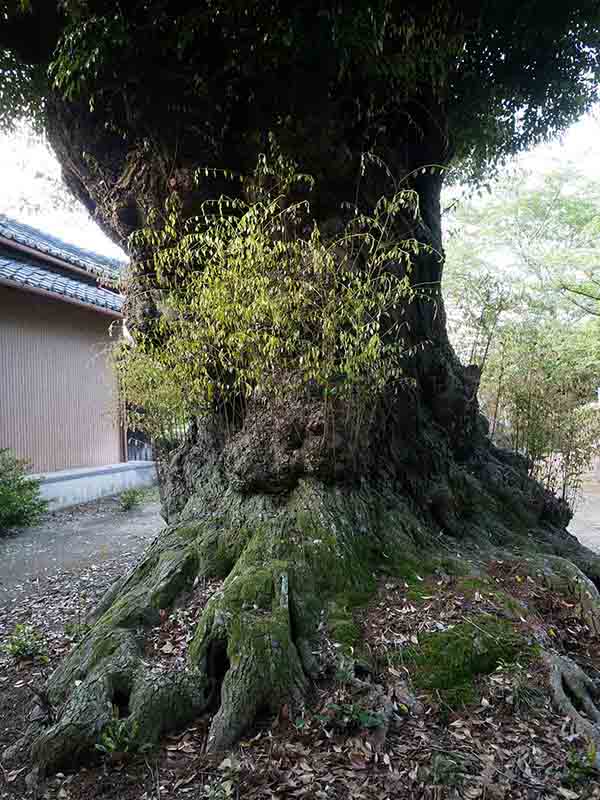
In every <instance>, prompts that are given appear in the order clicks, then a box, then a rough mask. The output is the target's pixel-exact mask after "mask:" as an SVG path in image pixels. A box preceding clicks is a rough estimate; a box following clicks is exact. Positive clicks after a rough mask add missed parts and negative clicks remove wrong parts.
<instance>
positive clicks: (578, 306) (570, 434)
mask: <svg viewBox="0 0 600 800" xmlns="http://www.w3.org/2000/svg"><path fill="white" fill-rule="evenodd" d="M599 219H600V195H599V192H598V185H597V183H595V182H594V181H591V180H589V179H587V178H586V177H585V176H584V175H582V173H580V172H579V171H578V170H577V169H576V168H575V166H574V165H572V164H571V165H566V166H565V167H564V168H563V169H561V170H556V169H548V170H547V171H546V172H545V173H542V174H531V173H527V172H525V171H524V170H522V169H519V170H516V171H513V172H511V173H507V174H505V175H504V177H503V178H502V179H499V180H498V182H497V183H496V184H495V186H494V191H493V193H492V194H491V195H488V196H487V197H479V198H471V199H470V200H469V201H466V202H463V203H460V204H458V205H456V206H455V207H454V209H453V212H452V214H451V215H449V217H448V220H447V224H448V228H449V230H450V231H451V234H450V237H449V242H448V248H447V267H446V274H445V293H446V296H447V298H448V302H449V320H450V324H449V329H450V334H451V338H452V341H453V342H454V343H455V346H456V347H457V350H458V352H459V353H460V355H461V358H462V359H463V361H465V362H466V363H473V364H477V365H478V367H479V368H480V369H481V372H482V375H481V383H480V392H479V397H480V402H481V403H482V406H483V410H484V412H485V413H486V415H487V417H488V419H489V420H490V426H491V430H490V433H491V438H492V440H493V441H494V442H495V443H496V444H498V445H499V446H505V447H509V448H511V449H513V450H514V451H515V452H518V453H522V454H523V455H524V456H525V457H526V458H527V460H528V462H529V474H530V475H531V476H532V477H535V478H537V479H538V480H540V481H541V482H542V483H544V485H546V486H547V487H548V488H549V489H551V490H552V491H554V492H557V493H558V494H559V495H560V496H562V497H563V498H564V499H565V500H568V502H569V504H570V505H571V507H573V505H574V503H575V502H576V499H577V492H578V489H579V486H580V481H581V478H582V476H583V474H584V473H585V472H586V470H588V469H589V467H590V464H591V461H592V459H593V457H594V455H595V454H596V453H597V450H598V446H599V444H600V430H599V428H598V425H599V422H598V420H599V415H598V413H597V409H595V408H594V407H592V404H593V402H594V401H595V399H596V396H597V388H598V386H599V385H600V336H599V333H600V331H599V330H598V325H597V322H596V321H595V320H594V316H595V314H596V308H595V307H594V305H593V304H591V303H589V302H588V303H587V304H586V305H584V303H583V302H581V300H580V298H581V295H579V294H577V295H574V293H573V292H571V291H570V290H569V289H568V288H567V287H579V286H580V285H581V284H580V283H579V282H580V281H582V280H587V278H586V277H585V276H587V275H593V274H594V269H595V262H596V261H597V259H598V255H599V250H598V248H599V243H598V238H597V236H595V235H594V231H595V228H596V226H597V223H598V220H599ZM577 291H578V292H579V291H581V289H579V288H578V289H577ZM589 299H590V298H588V300H589Z"/></svg>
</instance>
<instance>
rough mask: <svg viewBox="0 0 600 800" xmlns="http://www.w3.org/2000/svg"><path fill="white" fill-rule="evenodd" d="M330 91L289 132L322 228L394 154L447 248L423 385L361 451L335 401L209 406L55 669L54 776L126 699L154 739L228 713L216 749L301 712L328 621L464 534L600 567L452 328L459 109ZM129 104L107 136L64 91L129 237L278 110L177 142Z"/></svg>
mask: <svg viewBox="0 0 600 800" xmlns="http://www.w3.org/2000/svg"><path fill="white" fill-rule="evenodd" d="M320 99H322V98H318V97H317V98H316V99H315V101H314V103H312V104H311V105H310V107H305V108H304V116H303V118H302V123H303V124H298V126H297V130H296V131H295V132H294V133H293V134H291V133H289V135H288V137H287V140H284V141H283V142H282V143H283V145H284V146H286V147H287V148H289V150H290V152H291V153H292V155H293V156H294V157H295V158H296V159H297V160H298V161H299V166H300V168H301V169H302V170H304V171H306V172H310V173H312V174H315V175H316V176H317V177H318V179H319V183H318V185H319V186H320V187H324V188H322V189H320V190H319V193H318V194H317V196H316V197H315V198H314V200H313V203H312V209H313V213H314V215H315V217H316V218H317V220H318V221H319V223H320V224H322V225H336V224H337V220H338V218H339V214H340V210H339V209H340V204H341V203H343V202H344V201H352V202H353V201H355V199H356V197H357V181H358V180H359V176H360V159H361V154H362V153H363V152H365V151H368V150H373V151H374V152H376V153H377V155H378V156H379V157H380V158H381V159H382V160H383V162H385V164H386V167H387V169H386V170H383V169H382V170H379V171H378V170H374V171H373V172H371V173H369V174H368V175H367V176H366V177H365V178H364V179H363V183H362V185H361V187H360V196H361V200H364V202H365V203H372V202H373V201H376V200H377V199H378V198H379V197H380V196H382V195H383V194H385V193H386V192H388V191H389V189H390V186H389V181H390V174H391V175H392V176H393V180H394V181H395V182H397V183H398V184H400V183H402V182H404V183H403V185H405V186H406V187H407V188H413V189H415V190H416V192H417V193H418V196H419V205H420V215H419V217H418V219H417V220H416V221H412V222H409V221H407V222H406V229H405V231H404V232H403V233H404V234H405V235H407V236H412V237H414V238H416V239H418V241H420V242H421V243H423V244H426V245H428V246H429V248H431V249H428V250H427V251H426V252H422V253H421V254H419V255H417V256H416V258H415V263H414V268H413V282H414V284H415V285H418V286H419V287H420V289H421V292H420V294H419V297H418V298H417V299H416V300H415V301H414V302H413V303H412V304H411V306H410V308H409V317H410V321H411V337H412V341H413V344H415V345H417V348H416V353H415V355H414V357H413V358H412V359H411V360H410V362H409V363H407V370H408V375H409V376H410V377H411V378H412V380H411V381H407V382H406V383H405V388H404V389H403V390H402V391H401V392H395V393H390V395H389V396H384V397H381V398H380V400H379V402H378V403H376V404H375V407H374V408H373V409H371V424H370V426H369V427H368V430H367V431H366V432H365V434H364V435H362V434H361V438H360V439H359V445H358V447H357V446H356V441H354V442H353V443H352V445H351V443H350V442H348V441H346V439H345V435H344V426H343V425H340V426H339V427H338V428H337V429H336V432H335V435H334V436H331V435H330V426H327V425H326V420H325V419H324V412H323V408H322V404H321V402H320V399H319V398H318V397H314V396H311V394H310V393H309V392H307V393H306V394H305V395H303V396H301V397H298V398H296V399H295V400H294V401H293V402H290V403H286V404H285V405H282V404H278V403H275V402H274V403H272V404H268V405H265V404H264V403H261V404H257V405H255V406H254V407H252V406H250V407H249V408H248V410H247V413H246V415H245V417H244V418H243V419H242V420H240V422H239V424H238V425H237V426H235V427H234V428H233V429H230V430H227V431H224V430H223V428H222V427H221V426H219V425H218V424H217V422H216V421H215V420H210V419H208V420H203V421H202V422H198V421H196V423H195V424H194V426H193V427H192V428H191V430H190V433H189V435H188V437H187V440H186V441H185V442H184V443H183V444H182V445H181V446H180V448H179V449H178V450H177V451H176V452H174V453H172V454H171V455H170V459H169V461H168V463H165V464H163V465H162V469H161V475H162V486H161V492H162V498H163V506H164V514H165V517H166V520H167V527H166V528H165V529H164V530H163V531H162V532H161V533H160V534H159V536H158V538H157V539H156V541H155V542H154V543H153V544H152V545H151V547H150V548H149V549H148V551H147V553H146V554H145V555H144V557H143V558H142V559H141V561H140V562H139V563H138V564H137V565H136V566H135V568H134V569H133V570H132V572H131V573H130V574H127V575H125V576H123V577H122V578H121V579H120V580H119V581H118V582H117V584H115V586H114V587H113V588H112V589H111V590H110V592H109V593H108V595H107V596H106V597H105V598H104V600H103V601H102V603H101V604H100V606H99V607H98V608H97V609H96V611H95V613H94V617H93V620H92V622H93V626H92V628H91V630H90V632H89V634H88V635H87V636H86V638H85V639H84V640H83V641H82V642H81V643H80V644H79V645H78V646H77V647H76V648H75V649H74V651H73V652H72V653H71V654H70V655H69V656H68V658H67V659H66V660H65V662H64V663H63V664H62V666H61V667H60V668H59V669H58V670H57V671H56V672H55V673H54V674H53V676H52V677H51V679H50V682H49V685H48V699H49V704H50V706H51V707H52V709H54V711H53V714H52V715H51V716H50V717H49V718H47V719H46V720H44V721H42V722H40V721H39V720H38V721H37V722H35V723H34V724H33V725H32V728H31V729H30V730H29V731H28V733H27V736H26V737H25V740H24V741H23V742H22V743H21V745H23V744H27V745H28V746H29V744H31V743H32V753H33V757H34V761H35V763H36V765H37V770H38V771H42V772H43V771H47V770H52V769H56V768H58V767H59V766H61V765H62V764H64V763H70V762H72V760H73V758H74V757H75V756H79V755H82V754H84V753H86V752H89V751H90V750H93V748H94V744H95V743H96V742H97V741H98V737H99V735H100V733H101V731H102V729H103V727H104V726H105V725H106V724H108V723H109V721H110V719H111V715H112V713H113V707H116V708H117V710H118V714H119V715H120V716H121V717H126V718H128V719H129V720H130V722H131V731H132V736H134V737H135V738H137V740H138V744H146V743H153V742H156V741H157V740H158V738H159V737H160V736H161V734H163V733H164V732H165V731H167V730H169V729H172V728H177V727H180V726H182V725H184V724H185V723H187V722H189V721H190V720H192V719H193V718H194V717H196V716H198V715H199V714H201V713H202V712H204V711H211V712H212V713H214V716H213V718H212V723H211V728H210V736H209V747H210V748H212V749H213V750H214V749H220V748H224V747H227V746H228V745H230V744H231V743H232V742H234V741H235V740H236V738H237V737H239V735H240V734H241V733H242V732H243V731H244V730H245V729H247V728H248V726H250V725H251V724H252V722H253V720H254V719H255V717H256V715H257V713H258V712H260V711H262V710H265V709H267V710H270V711H271V712H276V711H277V710H278V708H280V707H281V706H282V705H283V704H291V705H292V706H301V705H302V703H303V702H304V701H305V698H306V696H307V690H308V688H309V686H310V684H311V681H313V680H314V679H315V678H317V677H318V675H319V671H320V669H321V667H322V665H321V664H320V660H319V657H318V638H319V630H320V628H322V627H323V626H327V625H330V626H334V621H335V624H338V625H339V622H340V619H341V620H342V622H343V621H344V619H345V618H347V615H348V608H349V606H351V604H352V598H353V597H356V596H357V595H360V594H363V595H364V593H365V592H366V591H369V590H370V589H371V588H372V586H373V576H374V574H375V573H376V572H377V571H385V572H388V573H389V572H394V571H398V572H399V573H402V570H405V569H406V565H407V564H412V565H414V564H415V563H418V562H419V561H421V560H422V559H423V557H424V553H427V552H429V553H430V554H431V555H432V556H434V555H435V553H436V549H438V548H439V546H440V542H446V541H448V537H455V538H456V539H458V540H460V545H459V546H460V547H461V548H462V549H464V550H468V549H469V548H480V549H481V550H483V551H485V550H486V549H487V550H489V551H492V550H494V551H495V552H497V553H498V552H503V551H504V550H505V549H507V548H510V547H511V546H512V545H518V546H519V547H521V548H524V549H528V550H536V549H537V550H545V551H549V552H552V553H557V554H560V555H564V556H567V557H570V558H573V559H574V560H575V561H576V562H577V563H579V564H580V565H581V566H582V568H584V569H585V570H587V571H588V574H592V575H593V576H594V577H595V576H596V574H600V573H598V572H597V567H596V566H595V564H594V563H592V561H593V559H592V557H591V554H589V553H587V552H586V551H584V550H583V549H582V548H580V547H579V546H578V544H577V542H576V541H575V540H574V539H573V537H571V536H570V535H569V534H568V533H567V532H566V530H565V529H564V525H565V524H566V522H567V521H568V513H567V511H566V509H565V507H564V505H563V504H562V503H561V502H560V501H558V500H556V499H555V498H554V497H552V496H551V495H549V494H548V493H547V492H545V491H544V490H543V489H542V488H541V487H540V486H538V485H537V484H535V483H533V482H531V481H529V480H528V479H527V474H526V473H527V471H526V465H525V464H524V463H521V459H520V458H519V457H517V456H514V455H509V454H506V453H502V452H500V451H498V450H497V449H495V448H494V447H493V446H492V445H491V443H490V441H489V440H488V438H487V434H486V423H485V420H484V419H483V418H482V417H481V416H480V414H479V410H478V405H477V372H476V370H475V369H474V368H469V367H467V368H465V367H463V366H462V365H460V364H459V362H458V360H457V359H456V357H455V355H454V353H453V351H452V348H451V346H450V344H449V342H448V339H447V334H446V326H445V316H444V309H443V302H442V298H441V294H440V290H439V289H440V280H441V273H442V266H443V256H442V253H443V250H442V239H441V218H440V191H441V186H442V176H441V173H440V171H439V170H437V171H435V172H433V173H431V172H427V173H425V172H424V171H423V168H424V167H428V166H430V165H432V164H435V165H444V164H446V163H447V161H448V158H449V145H448V138H447V135H446V131H445V123H444V114H443V112H442V110H441V109H440V108H436V107H435V106H434V105H433V104H432V105H431V107H430V108H428V109H427V110H426V112H422V111H421V110H420V106H419V105H415V106H414V107H410V106H407V114H406V120H408V121H406V120H401V121H400V122H398V121H396V122H395V123H394V126H393V130H392V129H390V128H388V130H387V131H386V134H385V137H383V139H384V140H383V142H382V143H379V141H378V139H377V137H375V136H373V137H372V138H369V136H370V134H369V132H368V131H362V132H360V135H359V133H358V132H357V131H354V130H348V129H346V128H344V125H343V122H342V121H343V114H342V113H341V111H340V108H339V107H336V108H333V107H332V106H331V104H326V103H324V104H323V105H322V106H319V103H318V101H319V100H320ZM128 113H129V112H128V109H127V106H126V104H125V105H124V107H123V116H124V121H123V122H122V124H123V125H124V127H125V128H126V129H127V131H128V136H127V137H125V138H123V136H120V135H117V134H115V133H111V132H108V131H107V130H106V128H105V127H104V126H103V125H102V124H101V123H102V122H103V119H102V116H101V115H100V112H96V115H92V114H90V113H89V112H88V111H87V110H86V109H85V108H83V107H80V106H76V105H73V104H66V103H65V102H64V101H62V100H61V99H59V98H54V100H52V101H51V102H50V103H49V107H48V116H49V134H50V138H51V141H52V144H53V146H54V149H55V151H56V153H57V155H58V157H59V159H60V160H61V163H62V165H63V169H64V174H65V179H66V181H67V183H68V184H69V186H70V187H71V188H72V189H73V191H74V192H75V193H76V194H77V195H78V196H79V197H80V198H81V199H82V200H83V202H84V203H85V204H86V205H87V207H88V208H89V209H90V211H91V212H92V213H93V214H94V215H95V218H96V219H97V220H98V222H99V223H100V224H101V225H102V226H103V227H104V229H105V230H107V231H108V232H109V234H110V235H111V236H112V237H113V238H114V239H116V240H117V241H119V242H121V243H122V244H125V243H126V237H127V236H128V234H129V233H131V232H132V231H133V230H135V229H136V228H137V227H139V226H140V225H142V224H144V221H145V219H146V216H147V213H148V210H149V208H151V207H153V206H154V207H162V205H163V204H164V202H165V200H166V199H167V198H168V197H169V195H170V194H172V193H173V192H176V193H178V194H179V196H180V198H181V200H182V204H183V207H184V209H185V210H186V212H187V213H192V212H193V210H194V208H196V207H197V204H198V202H199V201H200V200H202V199H204V198H206V197H209V196H215V195H218V194H219V192H220V191H222V188H223V187H222V186H220V185H219V184H218V182H217V181H216V180H214V181H212V182H211V181H209V180H208V179H207V181H206V183H205V184H203V185H201V186H200V187H196V186H194V185H193V182H192V181H191V178H190V176H191V173H192V170H193V169H194V168H196V167H202V166H208V167H223V166H225V167H229V166H232V167H234V168H237V169H242V170H244V169H246V170H249V169H251V167H252V165H253V164H254V162H255V159H256V156H257V154H258V152H259V150H260V147H261V143H263V142H264V134H265V133H266V132H267V131H268V130H270V128H271V124H273V125H274V124H275V123H274V118H269V119H263V118H262V117H260V118H258V119H256V120H253V125H249V126H247V128H248V129H251V130H254V131H255V132H258V134H260V135H258V136H256V137H253V136H250V135H248V136H247V137H246V138H244V139H238V138H236V139H234V140H232V141H226V142H224V143H223V145H222V147H221V148H220V152H218V153H214V152H211V151H210V149H209V148H207V147H206V144H205V142H204V141H203V140H202V139H201V138H199V137H198V136H197V134H196V133H195V130H196V128H193V127H191V128H189V129H187V128H185V126H183V127H182V128H181V129H180V130H178V131H177V135H174V136H170V135H169V134H168V131H167V132H165V130H164V129H163V130H159V129H158V127H157V129H156V130H148V128H147V127H145V125H144V124H142V123H141V122H140V121H139V119H137V118H136V117H128ZM267 116H268V115H267ZM271 116H273V115H271ZM167 127H168V126H167ZM195 136H196V139H195V138H194V137H195ZM195 142H197V147H195ZM388 170H389V172H388ZM134 257H135V254H134ZM141 264H142V262H141V261H140V262H139V263H138V264H137V265H136V264H135V263H134V267H133V273H134V275H133V279H132V280H131V281H130V283H129V289H128V291H129V296H128V324H129V326H130V328H131V330H132V331H133V333H134V335H135V332H136V331H140V330H144V329H145V328H147V326H148V322H149V320H151V319H153V318H154V317H155V316H156V315H157V314H158V313H159V311H158V310H157V308H158V302H157V301H158V300H159V299H160V294H159V291H158V290H157V289H156V287H155V286H154V284H153V279H152V275H149V274H146V273H145V271H144V269H143V267H142V265H141ZM207 585H208V586H211V587H213V588H214V593H213V594H212V596H211V597H210V599H209V600H208V602H207V604H206V605H205V607H204V608H201V609H200V611H199V613H198V615H197V618H195V619H193V624H194V626H195V632H194V634H193V638H192V640H191V641H190V643H189V646H188V648H187V661H186V664H185V666H182V667H181V668H180V669H177V670H172V669H171V670H167V671H165V670H164V669H163V668H161V665H160V664H159V663H155V661H154V656H153V655H152V654H151V653H148V652H147V651H146V650H145V643H146V642H147V640H148V639H149V637H150V636H151V634H152V631H153V630H154V629H155V628H156V626H159V625H160V624H161V621H162V619H163V618H164V615H165V613H167V612H169V611H170V610H171V609H173V608H174V607H178V606H185V605H186V603H190V602H191V600H193V598H194V597H195V594H196V593H197V592H198V591H200V589H203V588H204V587H205V586H207ZM192 607H194V608H195V606H194V604H193V603H192Z"/></svg>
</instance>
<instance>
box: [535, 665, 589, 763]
mask: <svg viewBox="0 0 600 800" xmlns="http://www.w3.org/2000/svg"><path fill="white" fill-rule="evenodd" d="M544 661H545V662H546V664H547V666H548V668H549V671H550V689H551V692H552V700H553V702H554V705H555V707H556V709H557V711H558V712H559V713H560V714H564V716H566V717H569V719H570V720H571V721H572V723H573V725H574V727H575V729H576V730H577V731H578V733H581V734H583V735H584V736H586V737H587V738H588V739H590V741H591V742H592V744H593V746H594V750H595V753H596V767H599V766H600V756H599V753H600V709H599V708H598V705H597V701H598V700H599V699H600V688H599V687H598V686H596V685H595V684H594V682H593V681H592V680H591V679H590V678H589V677H588V675H586V673H585V672H584V671H583V670H582V669H581V667H579V666H578V665H577V664H576V663H575V662H574V661H572V660H571V659H570V658H568V657H567V656H560V655H558V654H557V653H549V652H546V653H544Z"/></svg>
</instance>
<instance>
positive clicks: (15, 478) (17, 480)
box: [0, 448, 47, 531]
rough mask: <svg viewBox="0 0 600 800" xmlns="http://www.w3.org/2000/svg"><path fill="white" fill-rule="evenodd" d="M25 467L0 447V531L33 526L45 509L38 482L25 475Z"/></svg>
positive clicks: (19, 460) (24, 464)
mask: <svg viewBox="0 0 600 800" xmlns="http://www.w3.org/2000/svg"><path fill="white" fill-rule="evenodd" d="M27 467H28V464H27V462H26V461H23V460H21V459H18V458H16V456H15V455H14V453H13V452H12V451H11V450H7V449H6V448H0V531H2V530H3V529H6V528H13V527H21V526H25V525H33V524H34V523H35V522H37V520H38V519H39V517H40V515H41V514H42V513H43V512H44V511H45V510H46V507H47V503H46V501H45V500H43V499H42V498H41V497H40V482H39V481H36V480H32V478H30V477H28V475H27Z"/></svg>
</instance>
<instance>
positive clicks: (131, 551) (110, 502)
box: [0, 498, 165, 609]
mask: <svg viewBox="0 0 600 800" xmlns="http://www.w3.org/2000/svg"><path fill="white" fill-rule="evenodd" d="M159 511H160V505H159V503H158V502H155V501H154V502H150V503H146V504H142V505H140V506H139V507H138V508H134V509H132V510H130V511H122V510H121V508H120V506H119V502H118V499H116V498H104V499H102V500H99V501H96V502H94V503H89V504H86V505H82V506H78V507H76V508H74V509H65V510H63V511H57V512H54V513H50V514H46V515H45V517H44V519H43V520H42V523H41V524H40V525H37V526H35V527H33V528H28V529H25V530H20V531H15V532H14V533H11V534H10V535H9V536H6V537H0V609H1V608H2V607H4V608H6V607H7V606H10V605H12V604H13V603H15V602H17V601H18V600H19V599H21V598H24V597H27V596H28V595H29V594H30V593H31V592H32V590H34V591H35V592H40V591H43V589H44V587H45V586H46V585H47V584H48V583H49V582H53V581H54V579H55V578H56V577H57V576H58V575H59V574H62V573H65V572H66V573H70V572H79V571H81V570H84V569H86V568H91V569H93V570H97V569H102V565H103V563H104V564H106V566H107V567H108V564H109V562H111V571H112V565H114V562H115V560H116V559H117V560H118V559H119V558H120V557H122V559H123V562H124V564H125V562H131V559H132V557H135V556H136V555H137V554H138V553H140V552H141V551H142V550H143V548H144V546H145V545H146V543H147V542H148V540H150V539H153V538H154V536H155V535H156V534H157V533H158V531H159V530H160V529H161V528H162V527H163V525H164V524H165V523H164V520H163V519H162V517H161V516H160V514H159Z"/></svg>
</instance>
